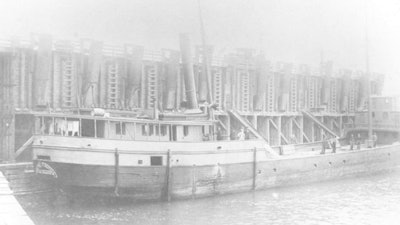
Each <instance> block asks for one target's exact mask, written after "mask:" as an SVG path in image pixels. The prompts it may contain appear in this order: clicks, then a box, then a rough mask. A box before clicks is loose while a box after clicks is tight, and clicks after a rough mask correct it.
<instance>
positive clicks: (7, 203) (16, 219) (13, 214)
mask: <svg viewBox="0 0 400 225" xmlns="http://www.w3.org/2000/svg"><path fill="white" fill-rule="evenodd" d="M0 225H34V223H33V222H32V220H31V219H30V218H29V216H28V215H27V214H26V212H25V210H24V209H23V208H22V207H21V205H20V204H19V203H18V201H17V199H15V197H14V195H13V191H11V189H10V187H9V184H8V181H7V179H6V178H5V177H4V175H3V173H2V172H0Z"/></svg>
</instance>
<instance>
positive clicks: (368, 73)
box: [365, 0, 372, 148]
mask: <svg viewBox="0 0 400 225" xmlns="http://www.w3.org/2000/svg"><path fill="white" fill-rule="evenodd" d="M365 49H366V50H365V51H366V52H365V66H366V68H365V69H366V73H367V79H368V84H367V89H368V91H367V96H368V147H369V148H370V147H372V98H371V72H370V65H369V30H368V0H365Z"/></svg>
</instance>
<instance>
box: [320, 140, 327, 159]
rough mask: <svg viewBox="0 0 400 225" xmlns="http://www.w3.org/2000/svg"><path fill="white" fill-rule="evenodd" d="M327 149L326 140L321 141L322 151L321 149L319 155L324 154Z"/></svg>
mask: <svg viewBox="0 0 400 225" xmlns="http://www.w3.org/2000/svg"><path fill="white" fill-rule="evenodd" d="M327 147H328V141H327V140H326V138H325V139H324V140H322V149H321V153H320V154H322V155H323V154H325V150H326V148H327Z"/></svg>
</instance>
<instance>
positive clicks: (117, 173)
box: [114, 148, 119, 196]
mask: <svg viewBox="0 0 400 225" xmlns="http://www.w3.org/2000/svg"><path fill="white" fill-rule="evenodd" d="M114 156H115V157H114V158H115V174H114V194H115V195H116V196H119V192H118V186H119V152H118V148H116V149H115V153H114Z"/></svg>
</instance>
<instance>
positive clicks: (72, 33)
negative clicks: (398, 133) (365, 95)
mask: <svg viewBox="0 0 400 225" xmlns="http://www.w3.org/2000/svg"><path fill="white" fill-rule="evenodd" d="M366 3H367V4H366ZM201 5H202V10H203V17H204V22H205V26H206V34H207V39H208V40H207V41H208V43H209V44H212V45H214V46H215V47H217V50H218V51H219V52H221V53H223V52H225V51H230V50H231V49H235V48H239V47H251V48H256V49H259V50H260V51H264V52H265V55H266V57H267V58H268V59H269V60H272V61H273V62H276V61H287V62H293V63H295V64H301V63H307V64H310V65H312V66H318V64H319V62H320V61H321V53H323V54H322V55H323V57H324V59H325V60H333V61H334V64H335V67H336V68H342V67H344V68H349V69H355V70H356V69H360V70H365V55H366V54H365V50H366V44H365V43H366V42H365V24H366V22H365V21H366V20H365V15H366V14H367V15H368V24H369V26H368V27H369V37H370V42H369V43H370V48H369V49H370V62H371V64H370V65H371V71H376V72H381V73H384V74H386V75H387V76H386V87H385V93H386V94H398V95H400V88H398V84H399V83H400V63H399V62H400V57H399V53H400V1H399V0H201ZM366 5H367V6H368V7H366ZM366 9H367V10H366ZM197 10H198V8H197V0H0V36H10V35H17V36H27V35H29V34H30V33H31V32H34V33H48V34H52V35H53V36H54V37H55V38H63V39H73V38H93V39H97V40H101V41H105V42H107V43H115V44H119V43H125V42H128V43H132V44H138V45H144V46H145V47H146V48H151V49H160V48H174V49H178V41H179V40H178V35H179V33H181V32H189V33H191V34H192V40H193V42H194V43H197V44H198V43H200V34H199V30H200V29H199V19H198V11H197Z"/></svg>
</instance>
